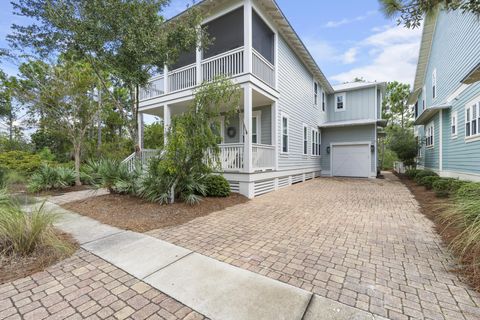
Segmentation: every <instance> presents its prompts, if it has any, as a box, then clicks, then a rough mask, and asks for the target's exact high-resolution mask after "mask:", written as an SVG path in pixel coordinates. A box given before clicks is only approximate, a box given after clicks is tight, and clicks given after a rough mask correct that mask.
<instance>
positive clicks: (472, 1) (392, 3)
mask: <svg viewBox="0 0 480 320" xmlns="http://www.w3.org/2000/svg"><path fill="white" fill-rule="evenodd" d="M379 1H380V6H381V10H382V12H383V13H384V14H385V16H387V17H398V20H397V21H398V24H402V23H403V24H404V25H405V27H407V28H411V29H414V28H418V27H420V25H421V23H422V20H423V17H424V16H425V15H431V14H432V13H433V12H435V10H436V9H437V8H438V7H440V8H442V9H444V10H447V11H451V10H461V11H462V12H464V13H465V12H473V13H475V14H477V15H480V0H379Z"/></svg>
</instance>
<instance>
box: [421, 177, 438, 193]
mask: <svg viewBox="0 0 480 320" xmlns="http://www.w3.org/2000/svg"><path fill="white" fill-rule="evenodd" d="M438 179H440V177H438V176H426V177H423V178H421V179H420V181H419V184H420V185H422V186H424V187H425V188H426V189H427V190H431V189H432V188H433V183H434V182H435V181H437V180H438Z"/></svg>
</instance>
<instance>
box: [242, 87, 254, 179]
mask: <svg viewBox="0 0 480 320" xmlns="http://www.w3.org/2000/svg"><path fill="white" fill-rule="evenodd" d="M242 131H243V136H244V140H245V142H244V146H243V147H244V151H243V156H244V158H243V159H244V160H243V162H244V171H245V172H248V173H250V172H253V170H252V169H253V168H252V87H251V86H250V84H248V83H247V84H246V85H245V87H244V97H243V129H242Z"/></svg>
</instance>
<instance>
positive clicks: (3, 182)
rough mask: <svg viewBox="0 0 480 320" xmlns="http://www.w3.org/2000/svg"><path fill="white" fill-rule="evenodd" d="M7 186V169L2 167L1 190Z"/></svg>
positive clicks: (0, 173)
mask: <svg viewBox="0 0 480 320" xmlns="http://www.w3.org/2000/svg"><path fill="white" fill-rule="evenodd" d="M6 185H7V169H5V168H3V167H0V189H2V188H5V186H6Z"/></svg>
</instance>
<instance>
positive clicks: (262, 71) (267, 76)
mask: <svg viewBox="0 0 480 320" xmlns="http://www.w3.org/2000/svg"><path fill="white" fill-rule="evenodd" d="M252 68H253V70H252V72H253V74H254V75H256V76H257V77H258V78H259V79H260V80H262V81H264V82H265V83H266V84H268V85H269V86H270V87H272V88H275V66H273V65H272V64H271V63H270V61H268V60H267V59H265V58H264V57H263V56H262V55H261V54H260V53H258V52H257V51H256V50H255V49H252Z"/></svg>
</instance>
